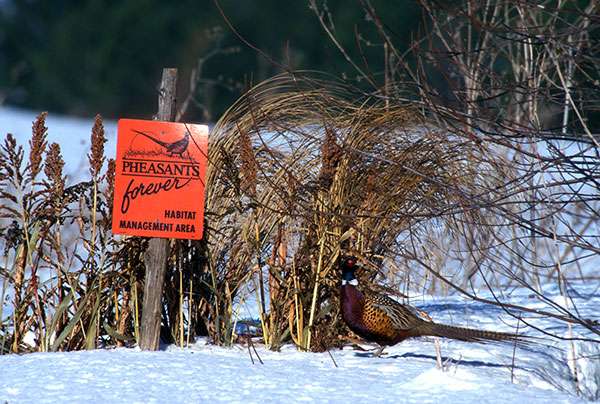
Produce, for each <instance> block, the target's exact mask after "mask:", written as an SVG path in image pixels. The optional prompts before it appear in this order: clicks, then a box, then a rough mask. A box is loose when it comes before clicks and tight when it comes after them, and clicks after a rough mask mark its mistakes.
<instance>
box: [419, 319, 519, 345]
mask: <svg viewBox="0 0 600 404" xmlns="http://www.w3.org/2000/svg"><path fill="white" fill-rule="evenodd" d="M417 329H418V332H419V333H420V335H430V336H434V337H444V338H451V339H457V340H460V341H469V342H486V341H509V342H510V341H516V342H524V341H525V340H524V339H523V337H521V336H519V335H517V334H511V333H504V332H495V331H484V330H475V329H472V328H463V327H453V326H450V325H444V324H437V323H429V322H423V323H422V324H420V325H419V326H418V327H417Z"/></svg>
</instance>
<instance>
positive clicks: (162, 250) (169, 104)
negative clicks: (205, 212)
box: [139, 68, 177, 351]
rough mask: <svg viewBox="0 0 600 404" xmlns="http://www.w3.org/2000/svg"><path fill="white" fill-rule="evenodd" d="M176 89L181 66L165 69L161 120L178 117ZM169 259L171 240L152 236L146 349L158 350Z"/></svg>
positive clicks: (144, 311)
mask: <svg viewBox="0 0 600 404" xmlns="http://www.w3.org/2000/svg"><path fill="white" fill-rule="evenodd" d="M176 88H177V69H172V68H167V69H163V72H162V80H161V83H160V92H159V95H158V113H157V114H156V119H157V120H159V121H173V120H174V119H175V111H176V108H175V106H176V103H175V99H176V97H175V95H176V94H175V93H176ZM168 258H169V240H168V239H165V238H152V239H150V243H149V245H148V250H147V251H146V254H145V256H144V262H145V263H146V280H145V283H144V301H143V306H142V324H141V332H140V334H141V335H140V341H139V346H140V348H141V349H143V350H151V351H156V350H157V349H158V346H159V342H160V318H161V300H162V294H163V284H164V281H165V272H166V269H167V260H168Z"/></svg>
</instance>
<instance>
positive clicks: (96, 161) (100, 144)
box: [88, 115, 106, 178]
mask: <svg viewBox="0 0 600 404" xmlns="http://www.w3.org/2000/svg"><path fill="white" fill-rule="evenodd" d="M91 143H92V148H91V152H90V154H88V161H89V162H90V173H91V174H92V177H94V178H97V177H98V176H99V175H100V171H101V170H102V165H103V164H104V143H106V137H105V136H104V125H103V124H102V117H101V116H100V115H96V118H95V119H94V127H93V128H92V138H91Z"/></svg>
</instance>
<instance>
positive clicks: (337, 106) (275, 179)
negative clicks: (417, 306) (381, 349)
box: [206, 75, 483, 349]
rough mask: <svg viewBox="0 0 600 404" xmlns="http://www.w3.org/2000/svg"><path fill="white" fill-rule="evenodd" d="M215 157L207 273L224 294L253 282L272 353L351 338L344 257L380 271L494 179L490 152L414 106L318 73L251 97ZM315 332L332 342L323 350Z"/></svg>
mask: <svg viewBox="0 0 600 404" xmlns="http://www.w3.org/2000/svg"><path fill="white" fill-rule="evenodd" d="M240 144H242V145H243V147H241V146H240ZM249 144H251V146H252V149H253V151H254V152H253V161H254V162H255V163H252V165H251V164H249V163H248V161H249V160H250V159H249V158H248V156H249V155H251V153H249V151H248V145H249ZM209 153H210V156H209V159H210V162H211V164H210V166H209V169H208V172H207V206H206V209H207V220H208V224H209V227H208V230H207V241H208V249H209V251H210V255H209V263H208V265H209V266H210V267H211V268H214V269H215V271H216V272H215V274H216V277H217V278H218V279H219V282H221V286H220V288H221V292H220V293H218V294H219V295H221V296H226V295H228V293H229V294H233V295H237V294H238V293H237V292H238V287H239V285H241V284H243V283H244V282H245V281H246V280H247V279H251V280H253V282H254V284H255V285H256V293H257V299H258V301H259V306H260V307H261V312H262V313H261V314H262V315H261V323H262V327H263V335H264V338H265V342H266V344H267V345H269V346H271V347H272V348H277V347H278V346H279V345H280V344H281V342H282V341H283V340H285V339H287V338H290V337H291V338H292V339H293V341H294V342H295V343H296V344H297V345H299V346H300V347H302V348H304V349H324V347H325V346H330V345H331V344H332V341H334V340H335V338H336V337H337V335H338V333H339V332H340V331H341V325H340V323H339V316H338V306H339V305H338V302H337V299H338V297H337V285H338V282H339V274H338V272H337V266H336V262H337V258H338V257H339V255H340V254H343V253H352V254H355V255H358V256H359V257H363V258H366V259H368V260H370V261H371V262H373V263H374V264H379V263H381V261H382V258H383V257H384V256H390V254H393V251H398V250H399V245H398V243H399V241H400V240H401V239H403V238H404V235H405V234H406V232H407V231H409V230H411V231H412V234H413V235H415V234H417V235H418V234H424V232H423V231H421V233H419V232H418V231H416V229H417V228H419V226H420V224H422V223H423V222H426V221H427V222H428V223H429V225H431V221H432V220H433V219H432V218H434V217H435V218H436V219H435V220H438V221H439V220H441V221H444V220H446V219H445V216H444V212H446V211H450V210H452V209H453V208H454V207H456V206H461V204H462V205H465V204H466V201H463V200H461V192H460V190H461V189H467V188H472V187H474V186H475V184H477V183H478V182H481V181H482V180H483V177H482V175H481V173H480V172H478V170H477V168H476V167H473V166H472V164H471V163H472V162H471V161H470V160H469V159H470V158H471V156H474V155H475V154H476V153H480V151H478V150H477V149H475V148H474V147H473V146H472V144H471V143H469V142H463V141H461V139H460V138H458V137H456V136H453V135H452V134H450V133H448V132H445V131H440V130H436V129H435V128H434V127H432V126H431V125H429V124H428V123H427V120H426V119H425V118H424V117H423V116H422V115H421V114H420V113H419V111H417V110H415V109H414V108H411V107H407V106H400V105H396V106H386V105H384V104H383V103H382V102H380V101H379V100H377V99H371V98H368V97H362V96H360V95H359V94H358V93H357V92H355V91H354V90H353V89H352V88H350V87H346V86H344V85H343V84H341V83H339V82H334V81H329V79H327V80H323V79H321V78H314V77H309V76H307V75H294V76H287V75H283V76H278V77H275V78H274V79H272V80H269V81H267V82H264V83H262V84H260V85H258V86H256V87H255V88H253V89H252V90H250V91H249V92H248V93H247V94H245V95H244V96H243V97H242V98H241V99H240V100H239V101H238V102H237V103H236V104H235V105H233V106H232V107H231V109H230V110H229V111H228V112H227V113H226V114H225V115H224V117H223V118H222V119H221V120H220V121H219V122H218V123H217V125H216V127H215V129H214V130H213V132H212V143H211V145H210V150H209ZM254 164H255V166H254ZM248 167H252V168H251V169H249V168H248ZM248 178H252V180H253V183H252V192H248V190H247V189H248V186H247V185H245V184H247V183H248V180H247V179H248ZM461 215H463V216H465V215H468V213H466V214H465V210H462V213H461ZM450 219H452V220H454V219H455V215H452V216H450V215H449V216H448V220H450ZM234 274H235V275H234ZM373 277H374V275H373V276H371V277H370V278H371V280H372V279H373ZM232 279H235V280H236V281H237V282H233V283H232ZM225 289H227V290H228V293H224V291H225ZM265 296H270V300H269V301H268V302H267V300H266V299H265ZM267 305H269V307H268V308H267ZM316 329H319V331H320V332H319V341H328V342H327V343H325V344H322V343H319V344H314V343H313V342H314V336H315V330H316ZM324 330H327V331H326V332H325V334H324V333H323V331H324ZM327 334H328V335H327ZM221 342H224V341H222V340H221Z"/></svg>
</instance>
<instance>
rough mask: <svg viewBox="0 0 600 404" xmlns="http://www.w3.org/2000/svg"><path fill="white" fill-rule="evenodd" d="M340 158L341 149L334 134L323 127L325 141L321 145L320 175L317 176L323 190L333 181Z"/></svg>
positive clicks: (329, 129)
mask: <svg viewBox="0 0 600 404" xmlns="http://www.w3.org/2000/svg"><path fill="white" fill-rule="evenodd" d="M341 158H342V149H341V147H340V146H339V145H338V144H337V142H336V138H335V132H334V131H333V130H332V129H331V128H329V127H327V126H326V127H325V139H324V141H323V144H322V145H321V160H322V164H321V173H320V174H319V182H320V183H321V185H322V186H323V187H325V188H329V186H330V185H331V183H332V181H333V177H334V175H335V171H336V169H337V166H338V164H339V163H340V160H341Z"/></svg>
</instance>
